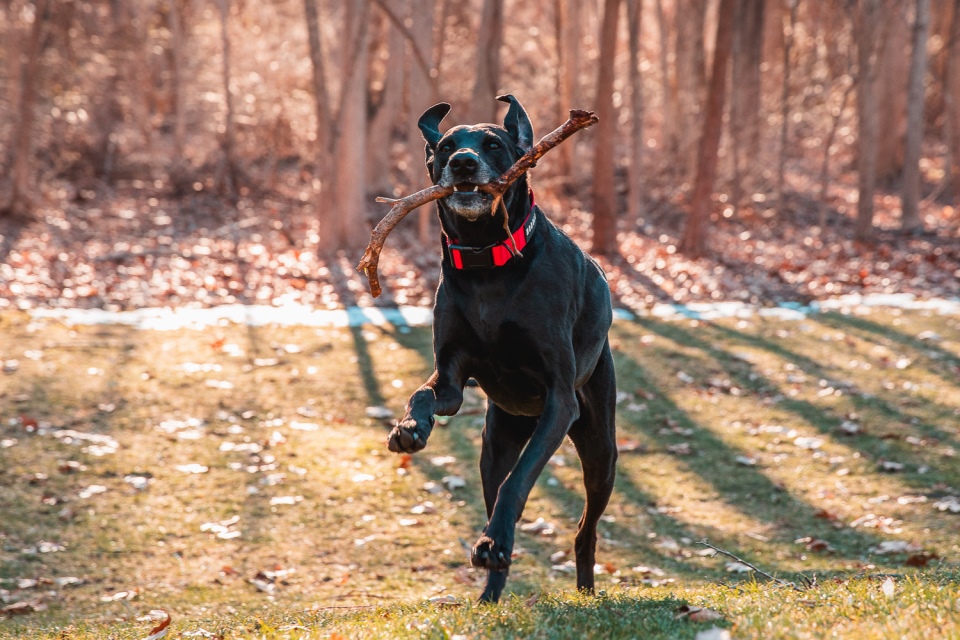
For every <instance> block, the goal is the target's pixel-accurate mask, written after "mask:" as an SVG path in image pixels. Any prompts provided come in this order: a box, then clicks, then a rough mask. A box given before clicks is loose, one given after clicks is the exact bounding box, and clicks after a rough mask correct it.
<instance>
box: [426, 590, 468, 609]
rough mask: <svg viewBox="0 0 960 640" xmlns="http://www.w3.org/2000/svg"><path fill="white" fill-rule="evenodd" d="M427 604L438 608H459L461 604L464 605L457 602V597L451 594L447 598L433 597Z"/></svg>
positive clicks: (428, 599)
mask: <svg viewBox="0 0 960 640" xmlns="http://www.w3.org/2000/svg"><path fill="white" fill-rule="evenodd" d="M427 602H429V603H430V604H433V605H436V606H438V607H459V606H460V605H461V604H463V603H462V602H458V601H457V597H456V596H455V595H453V594H449V593H448V594H447V595H445V596H433V597H432V598H427Z"/></svg>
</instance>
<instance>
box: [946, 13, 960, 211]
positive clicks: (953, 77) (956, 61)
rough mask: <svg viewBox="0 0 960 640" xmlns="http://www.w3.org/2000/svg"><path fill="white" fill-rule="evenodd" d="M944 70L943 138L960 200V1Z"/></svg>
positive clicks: (950, 179) (955, 193)
mask: <svg viewBox="0 0 960 640" xmlns="http://www.w3.org/2000/svg"><path fill="white" fill-rule="evenodd" d="M952 4H953V7H952V9H953V11H952V16H951V21H950V30H949V36H948V38H947V51H946V56H945V57H946V61H945V63H944V70H943V76H944V79H943V84H944V88H943V102H944V111H945V112H946V113H945V118H944V120H945V122H944V133H945V135H944V137H945V138H946V141H947V165H948V167H949V172H948V176H946V177H945V180H946V181H947V182H949V183H950V185H951V187H952V189H953V198H954V200H955V201H960V0H954V1H953V3H952Z"/></svg>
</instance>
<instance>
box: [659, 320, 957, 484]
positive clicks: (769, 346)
mask: <svg viewBox="0 0 960 640" xmlns="http://www.w3.org/2000/svg"><path fill="white" fill-rule="evenodd" d="M710 329H711V330H712V331H716V332H717V333H719V334H721V335H724V336H726V337H728V338H732V339H734V340H736V341H738V342H741V343H744V344H748V345H751V346H754V347H757V348H759V349H762V350H764V351H767V352H769V353H772V354H774V355H776V356H778V357H780V358H783V359H784V360H786V361H788V362H792V363H794V364H796V365H797V366H798V367H799V368H800V369H801V370H803V371H804V372H806V373H808V374H810V375H814V376H817V377H818V378H821V379H827V380H830V379H836V377H837V376H836V375H835V374H833V373H831V372H830V371H829V370H828V369H827V368H825V367H824V366H823V365H822V364H820V363H818V362H816V361H814V360H813V359H811V358H809V357H807V356H804V355H802V354H800V353H797V352H796V351H793V350H791V349H787V348H785V347H784V346H783V345H781V344H780V343H777V342H774V341H772V340H769V339H767V338H764V337H762V336H758V335H751V334H746V333H743V332H740V331H736V330H734V329H730V328H728V327H725V326H722V325H716V324H714V325H710ZM663 334H664V335H665V337H670V338H671V339H673V340H675V341H677V342H678V343H680V344H684V345H686V346H692V347H695V348H697V349H700V350H702V351H704V352H705V353H707V354H708V355H710V356H712V357H714V358H715V359H717V360H718V361H721V362H723V361H733V360H734V356H733V354H731V353H730V352H728V351H725V350H723V349H719V348H717V347H715V346H714V345H713V344H711V343H709V342H707V341H706V340H702V339H700V338H697V337H695V336H693V335H692V334H691V333H690V332H688V331H684V330H682V329H680V328H678V327H672V328H671V329H670V330H669V331H668V330H666V329H664V330H663ZM738 366H742V365H738ZM728 372H729V371H728ZM750 374H752V375H753V376H755V377H756V378H757V379H762V378H761V377H760V374H759V373H758V372H756V371H754V370H753V369H752V367H750V368H749V371H748V374H747V375H746V376H744V375H742V374H741V375H738V376H737V377H738V381H739V382H741V383H743V384H745V385H746V384H750V383H751V381H750V380H749V377H750ZM954 384H955V382H954ZM845 397H846V398H847V399H848V400H849V401H850V402H851V404H852V405H853V407H854V408H855V409H856V410H857V411H861V412H862V411H872V412H879V413H880V414H881V415H882V416H883V417H886V418H891V419H893V420H896V421H898V422H900V423H901V424H909V425H910V427H911V428H914V429H916V431H917V432H918V433H920V434H922V435H924V436H926V437H929V438H933V439H935V440H936V441H937V442H939V443H942V444H948V445H950V446H952V447H954V448H960V442H958V440H957V438H956V436H955V435H954V433H951V432H948V431H945V430H943V429H942V428H940V427H939V426H937V425H935V424H931V423H930V422H925V421H923V420H921V419H920V418H919V417H918V416H916V415H913V414H911V413H906V412H904V411H902V410H901V409H900V408H899V407H897V406H896V405H894V404H893V403H891V402H888V401H887V400H885V399H883V398H880V397H878V396H874V395H869V394H864V393H862V392H861V391H860V390H859V389H857V388H856V387H855V386H854V387H852V388H850V389H849V391H848V393H846V394H845ZM926 404H927V405H928V406H933V405H935V406H936V408H937V409H938V410H939V411H941V412H942V413H945V414H950V413H952V409H950V408H949V407H944V406H943V405H937V404H936V403H933V402H929V401H926ZM778 406H779V407H781V408H783V409H785V410H787V411H790V412H792V413H794V414H796V415H798V416H799V417H801V418H803V419H804V420H806V421H807V422H808V423H809V424H810V425H812V426H814V427H815V428H817V429H818V430H819V431H820V432H821V433H823V434H824V435H830V436H831V437H833V436H836V435H837V434H838V428H839V425H840V424H841V423H842V422H843V419H844V418H843V417H842V416H837V415H835V414H833V413H832V412H831V411H829V410H827V409H823V408H821V407H819V406H817V405H815V404H813V403H811V402H808V401H805V400H799V399H796V398H790V397H784V398H783V399H782V400H781V401H780V403H779V404H778ZM843 442H844V443H845V444H848V445H849V446H851V447H855V448H857V449H859V450H860V451H861V452H862V453H865V454H867V455H868V456H869V459H884V458H886V459H893V460H897V461H906V462H908V463H909V464H912V465H914V466H917V467H919V466H922V465H927V466H930V467H931V473H930V474H929V475H927V477H926V478H925V479H920V478H916V477H912V476H911V475H910V474H905V475H904V476H903V477H905V478H907V479H909V480H910V482H911V483H912V484H915V485H916V486H918V488H924V489H925V488H928V487H929V486H930V485H931V484H933V483H935V482H940V481H948V480H955V478H953V477H952V476H954V475H955V470H954V467H953V465H952V464H949V463H948V462H947V461H943V462H941V463H940V464H934V463H933V461H932V460H930V459H923V458H922V457H921V454H922V452H918V451H917V450H915V449H913V448H911V447H910V446H909V444H908V443H906V442H905V441H904V440H903V434H899V433H896V432H894V431H893V430H888V431H886V432H884V433H882V434H878V435H868V434H857V435H854V436H845V437H844V439H843Z"/></svg>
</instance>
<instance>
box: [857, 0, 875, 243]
mask: <svg viewBox="0 0 960 640" xmlns="http://www.w3.org/2000/svg"><path fill="white" fill-rule="evenodd" d="M880 4H881V0H858V3H857V11H856V17H857V33H856V40H857V67H858V70H857V129H858V134H859V144H858V148H857V174H858V177H857V188H858V197H857V220H856V224H855V225H854V237H855V238H856V240H858V241H860V242H866V241H869V240H871V238H872V236H873V194H874V191H875V189H876V182H877V138H878V135H879V131H878V119H877V105H876V101H877V95H876V80H877V78H876V58H877V46H876V43H877V35H878V34H879V31H880V24H879V23H880V13H881V6H880Z"/></svg>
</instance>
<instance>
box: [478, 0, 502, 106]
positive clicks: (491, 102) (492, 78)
mask: <svg viewBox="0 0 960 640" xmlns="http://www.w3.org/2000/svg"><path fill="white" fill-rule="evenodd" d="M502 45H503V0H483V13H482V15H481V18H480V31H479V32H478V33H477V66H476V72H475V76H474V78H475V80H474V83H473V96H472V98H471V100H470V104H471V108H472V116H473V120H474V122H493V119H494V116H496V113H497V111H496V109H497V102H496V96H497V94H498V93H499V89H500V47H501V46H502Z"/></svg>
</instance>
